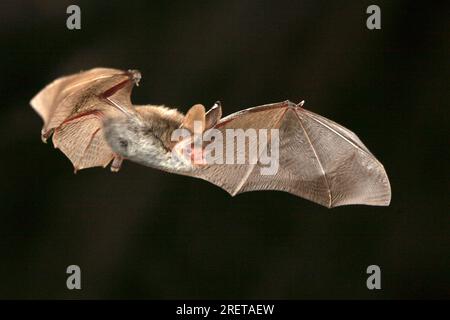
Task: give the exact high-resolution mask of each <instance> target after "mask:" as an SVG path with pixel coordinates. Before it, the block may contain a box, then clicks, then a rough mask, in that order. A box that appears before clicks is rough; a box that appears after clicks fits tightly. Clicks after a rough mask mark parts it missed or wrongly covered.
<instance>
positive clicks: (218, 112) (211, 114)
mask: <svg viewBox="0 0 450 320" xmlns="http://www.w3.org/2000/svg"><path fill="white" fill-rule="evenodd" d="M220 118H222V106H221V104H220V101H217V102H216V103H214V105H213V106H212V108H211V109H209V110H208V112H207V113H206V115H205V129H206V130H208V129H210V128H212V127H214V126H215V125H216V123H217V122H219V120H220Z"/></svg>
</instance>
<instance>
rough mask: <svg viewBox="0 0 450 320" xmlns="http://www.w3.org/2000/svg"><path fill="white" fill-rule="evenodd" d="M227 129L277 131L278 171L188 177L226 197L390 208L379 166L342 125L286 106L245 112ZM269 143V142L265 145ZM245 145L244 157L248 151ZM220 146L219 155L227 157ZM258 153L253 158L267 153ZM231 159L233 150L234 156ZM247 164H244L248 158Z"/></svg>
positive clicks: (234, 170) (208, 169)
mask: <svg viewBox="0 0 450 320" xmlns="http://www.w3.org/2000/svg"><path fill="white" fill-rule="evenodd" d="M215 128H216V129H218V130H220V131H221V132H222V133H223V134H224V136H226V134H225V131H226V129H239V128H241V129H244V130H246V129H248V128H253V129H278V130H279V131H278V132H279V167H278V170H277V172H276V173H275V174H273V175H263V174H261V171H260V169H261V168H262V167H263V166H262V165H261V163H259V162H258V163H255V164H248V162H246V163H245V164H209V165H206V166H204V167H202V168H200V169H196V170H195V171H194V173H193V175H194V176H195V177H198V178H201V179H204V180H207V181H209V182H211V183H213V184H215V185H217V186H219V187H221V188H223V189H225V190H226V191H227V192H229V193H230V194H231V195H236V194H238V193H242V192H247V191H256V190H280V191H286V192H289V193H292V194H294V195H297V196H300V197H303V198H306V199H308V200H311V201H313V202H316V203H319V204H321V205H324V206H326V207H329V208H331V207H336V206H341V205H348V204H366V205H389V203H390V199H391V190H390V184H389V180H388V177H387V175H386V172H385V170H384V167H383V165H382V164H381V163H380V162H379V161H378V160H377V159H376V158H375V157H374V156H373V155H372V154H371V153H370V151H369V150H368V149H367V148H366V147H365V146H364V144H363V143H362V142H361V141H360V140H359V138H358V137H357V136H356V135H355V134H354V133H353V132H351V131H350V130H348V129H346V128H344V127H342V126H341V125H339V124H337V123H335V122H333V121H331V120H328V119H326V118H324V117H321V116H319V115H317V114H315V113H313V112H310V111H307V110H305V109H303V108H302V107H301V105H300V104H299V105H296V104H294V103H292V102H290V101H285V102H281V103H275V104H269V105H264V106H260V107H255V108H250V109H246V110H243V111H240V112H237V113H235V114H232V115H230V116H228V117H225V118H223V119H222V120H221V121H220V122H219V123H218V124H217V125H216V126H215ZM269 141H270V140H269ZM253 147H256V146H249V144H248V140H246V148H248V149H246V150H247V153H249V154H250V153H251V152H250V148H253ZM225 149H226V144H224V153H226V150H225ZM261 149H262V148H259V149H258V154H259V155H261V152H266V151H267V150H261ZM233 152H234V155H236V152H237V151H236V150H234V151H233ZM246 160H249V158H248V157H247V158H246Z"/></svg>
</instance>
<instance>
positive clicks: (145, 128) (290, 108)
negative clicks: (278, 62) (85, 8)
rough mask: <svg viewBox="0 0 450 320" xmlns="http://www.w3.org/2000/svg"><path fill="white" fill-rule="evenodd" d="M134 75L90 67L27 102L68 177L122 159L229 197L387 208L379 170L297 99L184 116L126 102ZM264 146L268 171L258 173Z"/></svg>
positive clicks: (351, 140)
mask: <svg viewBox="0 0 450 320" xmlns="http://www.w3.org/2000/svg"><path fill="white" fill-rule="evenodd" d="M140 79H141V74H140V73H139V71H137V70H128V71H122V70H117V69H109V68H95V69H91V70H88V71H83V72H80V73H78V74H74V75H69V76H65V77H62V78H58V79H57V80H55V81H53V82H52V83H50V84H49V85H47V86H46V87H45V88H44V89H43V90H41V91H40V92H39V93H38V94H37V95H36V96H35V97H34V98H33V99H32V100H31V102H30V104H31V106H32V107H33V109H34V110H35V111H36V112H37V113H38V114H39V115H40V116H41V118H42V119H43V121H44V125H43V128H42V131H41V138H42V140H43V141H44V142H46V140H47V139H48V138H50V137H52V141H53V145H54V147H55V148H58V149H60V150H61V151H62V152H63V153H64V154H65V155H66V156H67V157H68V158H69V159H70V161H71V162H72V164H73V166H74V170H75V172H76V171H77V170H81V169H86V168H91V167H97V166H102V167H106V166H107V165H108V164H111V171H113V172H117V171H119V170H120V168H121V165H122V162H123V161H124V160H129V161H133V162H137V163H139V164H142V165H145V166H149V167H152V168H156V169H159V170H163V171H167V172H170V173H176V174H182V175H187V176H191V177H196V178H200V179H204V180H206V181H209V182H211V183H213V184H215V185H217V186H219V187H221V188H222V189H224V190H225V191H227V192H228V193H229V194H230V195H232V196H234V195H236V194H239V193H242V192H248V191H257V190H278V191H285V192H289V193H291V194H294V195H296V196H299V197H302V198H305V199H308V200H310V201H313V202H315V203H318V204H321V205H323V206H326V207H328V208H332V207H336V206H341V205H349V204H365V205H377V206H387V205H389V203H390V200H391V188H390V184H389V179H388V177H387V174H386V171H385V169H384V167H383V165H382V164H381V163H380V162H379V161H378V160H377V159H376V158H375V156H374V155H373V154H372V153H371V152H370V151H369V150H368V149H367V147H366V146H365V145H364V144H363V143H362V142H361V140H360V139H359V138H358V137H357V136H356V135H355V134H354V133H353V132H351V131H350V130H348V129H346V128H344V127H343V126H341V125H339V124H337V123H335V122H333V121H331V120H329V119H326V118H324V117H322V116H320V115H318V114H315V113H313V112H311V111H308V110H306V109H304V108H303V103H304V102H303V101H302V102H301V103H298V104H295V103H292V102H290V101H284V102H279V103H272V104H266V105H262V106H258V107H253V108H249V109H245V110H242V111H239V112H236V113H233V114H231V115H228V116H226V117H222V107H221V105H220V103H219V102H217V103H216V104H214V106H213V107H212V108H211V109H210V110H208V111H206V110H205V107H204V106H203V105H201V104H196V105H194V106H192V107H191V108H190V109H189V110H188V112H187V113H186V114H183V113H181V112H179V111H178V110H177V109H175V108H168V107H165V106H157V105H143V106H137V105H133V104H132V103H131V98H130V96H131V91H132V89H133V87H134V86H135V85H138V84H139V81H140ZM252 130H253V131H252ZM180 132H182V133H183V134H180V135H179V136H177V137H176V138H175V139H174V134H175V133H177V134H179V133H180ZM230 132H231V134H230V136H229V133H230ZM211 133H213V134H211ZM238 133H239V134H241V135H240V136H239V134H238ZM208 134H209V135H210V136H209V137H208V136H207V135H208ZM233 134H234V136H233ZM242 134H244V137H243V138H242ZM252 134H253V135H252ZM222 137H224V139H225V140H227V141H226V143H224V142H223V141H221V139H222ZM230 137H231V138H230ZM252 137H253V138H254V137H257V140H252ZM219 138H220V139H219ZM240 138H242V139H241V140H240V142H241V148H238V147H236V144H237V143H238V142H239V139H240ZM263 138H264V139H263ZM230 139H232V143H229V141H230ZM258 139H259V140H258ZM255 141H256V143H255ZM219 142H222V143H219ZM263 142H265V144H264V143H263ZM212 146H214V148H212ZM269 146H270V147H269ZM269 149H270V156H273V157H272V158H270V157H269V158H270V160H274V159H275V160H276V165H274V166H273V167H275V168H276V170H272V172H270V174H265V173H264V169H266V170H268V164H269V162H268V161H267V159H268V158H267V157H268V156H269ZM225 154H226V159H225V160H227V161H225V160H224V157H223V155H225ZM220 155H222V159H219V158H220V157H218V156H220ZM263 156H264V157H265V158H264V157H263ZM207 159H215V160H217V159H219V160H218V161H209V160H208V161H207ZM236 159H238V160H236ZM239 159H240V161H239ZM263 159H265V161H263ZM228 160H230V161H228ZM270 163H272V162H270ZM273 163H275V162H273Z"/></svg>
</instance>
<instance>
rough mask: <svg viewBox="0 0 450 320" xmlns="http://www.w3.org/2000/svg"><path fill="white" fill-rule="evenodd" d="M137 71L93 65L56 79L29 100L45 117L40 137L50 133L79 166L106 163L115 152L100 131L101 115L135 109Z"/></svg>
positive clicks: (55, 142) (45, 136)
mask: <svg viewBox="0 0 450 320" xmlns="http://www.w3.org/2000/svg"><path fill="white" fill-rule="evenodd" d="M139 79H140V74H139V73H138V72H137V71H128V72H124V71H121V70H116V69H106V68H95V69H91V70H88V71H85V72H81V73H78V74H75V75H70V76H66V77H62V78H59V79H57V80H55V81H53V82H52V83H50V84H49V85H47V86H46V87H45V88H44V89H43V90H42V91H40V92H39V93H38V94H37V95H36V96H35V97H34V98H33V99H32V100H31V102H30V104H31V106H32V107H33V109H35V110H36V112H37V113H38V114H39V115H40V116H41V117H42V119H43V120H44V126H43V128H42V132H41V135H42V140H43V141H44V142H45V141H46V140H47V138H48V137H50V136H51V135H52V134H53V137H52V140H53V145H54V146H55V148H58V149H60V150H61V151H62V152H63V153H64V154H65V155H66V156H67V157H68V158H69V159H70V161H71V162H72V164H73V166H74V168H75V171H76V170H78V169H84V168H90V167H96V166H103V167H105V166H107V165H108V163H109V162H110V161H111V160H112V159H113V158H114V153H113V151H112V150H111V149H110V147H109V146H108V145H107V143H106V141H105V139H104V137H103V132H102V118H103V117H104V116H105V115H107V114H109V115H111V114H114V113H117V114H121V113H132V112H134V110H133V108H132V105H131V101H130V95H131V90H132V88H133V85H134V84H135V83H137V81H138V80H139Z"/></svg>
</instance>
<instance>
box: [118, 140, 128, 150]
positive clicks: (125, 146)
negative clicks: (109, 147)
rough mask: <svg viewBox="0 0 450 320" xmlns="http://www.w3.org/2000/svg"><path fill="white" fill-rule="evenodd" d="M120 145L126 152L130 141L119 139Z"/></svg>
mask: <svg viewBox="0 0 450 320" xmlns="http://www.w3.org/2000/svg"><path fill="white" fill-rule="evenodd" d="M119 145H120V147H121V148H122V149H124V150H126V149H127V148H128V141H127V140H125V139H119Z"/></svg>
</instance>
